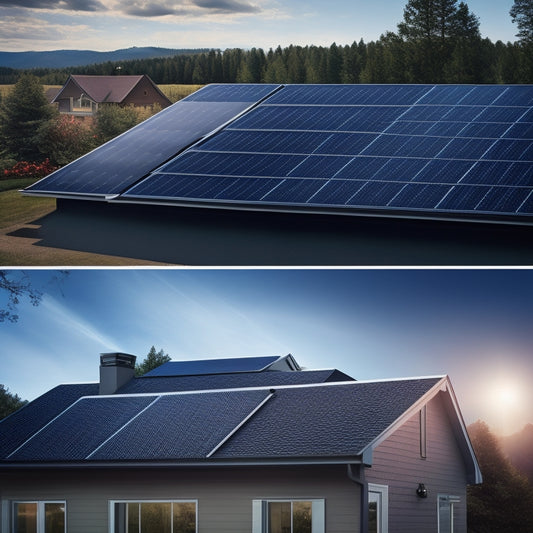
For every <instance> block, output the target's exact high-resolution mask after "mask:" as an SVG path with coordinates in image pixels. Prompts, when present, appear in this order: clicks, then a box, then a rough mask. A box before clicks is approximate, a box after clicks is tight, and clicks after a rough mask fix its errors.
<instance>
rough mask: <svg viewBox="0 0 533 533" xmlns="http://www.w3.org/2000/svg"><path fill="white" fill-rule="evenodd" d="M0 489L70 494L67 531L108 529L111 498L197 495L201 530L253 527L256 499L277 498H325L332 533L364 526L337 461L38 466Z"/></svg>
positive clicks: (5, 495)
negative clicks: (277, 464)
mask: <svg viewBox="0 0 533 533" xmlns="http://www.w3.org/2000/svg"><path fill="white" fill-rule="evenodd" d="M0 487H1V489H0V491H1V492H0V496H1V498H2V500H3V501H4V502H11V501H16V500H21V499H36V500H50V499H59V500H66V501H67V525H68V532H69V533H107V532H108V531H109V501H110V500H157V499H162V500H163V499H165V500H168V499H176V500H180V499H185V500H196V501H197V502H198V531H199V532H200V533H211V532H212V533H215V532H217V533H245V532H246V533H250V531H251V525H252V501H253V500H255V499H274V498H287V499H314V498H318V499H324V500H325V506H326V531H331V532H336V533H345V532H346V533H348V532H350V533H357V532H359V521H360V518H359V487H358V485H356V484H354V483H353V482H351V481H350V480H349V479H348V476H347V470H346V467H345V466H339V465H335V466H306V467H270V468H259V467H256V468H251V467H250V468H243V467H240V468H233V469H229V468H209V469H207V468H205V469H204V468H200V469H178V468H167V469H160V470H152V469H140V470H137V471H134V470H120V471H119V470H105V471H104V470H70V471H67V470H65V471H59V472H58V471H54V472H53V473H52V472H47V471H42V472H35V471H34V472H19V473H16V474H15V473H10V474H0ZM4 507H8V508H9V505H7V506H6V505H4ZM7 523H8V521H7V520H6V519H5V518H4V520H3V528H2V530H1V532H2V533H8V532H9V527H8V526H6V524H7Z"/></svg>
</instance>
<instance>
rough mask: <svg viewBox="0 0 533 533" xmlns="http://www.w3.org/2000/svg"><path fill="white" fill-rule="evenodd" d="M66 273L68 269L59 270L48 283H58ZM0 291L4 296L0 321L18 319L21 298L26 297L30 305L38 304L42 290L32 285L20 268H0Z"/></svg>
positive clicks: (14, 320)
mask: <svg viewBox="0 0 533 533" xmlns="http://www.w3.org/2000/svg"><path fill="white" fill-rule="evenodd" d="M68 275H69V272H68V271H66V270H60V271H59V272H58V273H57V274H55V275H53V276H52V277H51V278H50V280H49V282H48V283H57V284H58V285H60V284H61V283H62V282H63V280H64V279H65V278H66V277H67V276H68ZM0 292H3V293H4V294H5V297H6V298H5V301H4V302H3V303H2V304H1V305H2V307H0V322H6V321H7V322H17V321H18V319H19V315H18V313H17V306H18V304H19V303H20V301H21V299H22V298H28V299H29V301H30V302H31V304H32V305H34V306H38V305H39V304H40V303H41V299H42V297H43V293H42V291H41V290H39V289H36V288H35V287H34V286H33V285H32V280H31V279H30V277H29V276H28V275H27V274H26V273H25V272H24V271H22V270H0Z"/></svg>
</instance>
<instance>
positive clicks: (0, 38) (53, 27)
mask: <svg viewBox="0 0 533 533" xmlns="http://www.w3.org/2000/svg"><path fill="white" fill-rule="evenodd" d="M94 33H95V32H94V31H93V30H92V28H90V27H89V26H87V25H85V24H74V23H71V24H69V25H65V24H52V23H50V22H48V21H46V20H44V19H43V18H36V17H28V16H21V15H17V16H3V17H0V49H2V50H10V49H11V50H14V51H18V50H20V49H27V48H28V46H29V47H30V48H41V47H42V46H43V45H45V44H46V43H54V46H58V47H61V46H64V47H68V46H70V43H72V42H74V41H75V40H76V37H77V36H80V35H82V36H83V37H84V38H87V37H88V36H91V35H94ZM96 33H97V32H96ZM29 42H31V43H32V44H31V45H28V44H27V43H29ZM78 42H80V41H79V40H78Z"/></svg>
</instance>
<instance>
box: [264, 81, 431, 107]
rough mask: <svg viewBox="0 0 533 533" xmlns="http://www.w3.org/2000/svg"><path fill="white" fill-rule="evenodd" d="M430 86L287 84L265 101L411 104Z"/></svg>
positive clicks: (301, 103) (329, 103) (277, 102)
mask: <svg viewBox="0 0 533 533" xmlns="http://www.w3.org/2000/svg"><path fill="white" fill-rule="evenodd" d="M431 87H432V86H430V85H327V86H324V85H287V86H286V87H284V89H283V91H280V92H278V93H276V94H275V95H274V96H272V97H271V98H270V99H269V103H272V104H291V105H294V104H297V105H376V104H379V105H390V104H394V105H412V104H414V103H415V102H416V101H417V100H418V99H419V98H420V97H421V96H422V95H423V94H425V93H426V92H427V91H428V89H431Z"/></svg>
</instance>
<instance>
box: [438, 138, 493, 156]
mask: <svg viewBox="0 0 533 533" xmlns="http://www.w3.org/2000/svg"><path fill="white" fill-rule="evenodd" d="M493 144H494V139H475V138H473V139H467V138H458V139H451V140H450V142H449V143H448V144H447V145H446V147H445V148H444V149H443V150H442V151H441V152H440V153H439V155H438V157H440V158H444V159H472V160H476V159H480V158H481V157H483V156H484V154H485V153H486V151H487V150H488V149H489V148H490V147H491V146H492V145H493Z"/></svg>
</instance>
